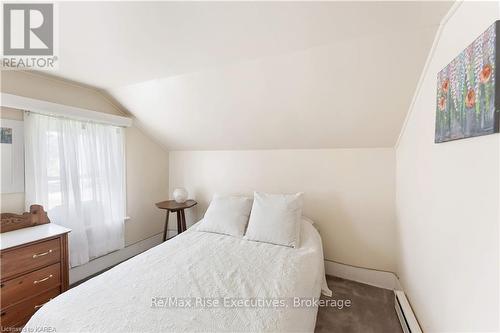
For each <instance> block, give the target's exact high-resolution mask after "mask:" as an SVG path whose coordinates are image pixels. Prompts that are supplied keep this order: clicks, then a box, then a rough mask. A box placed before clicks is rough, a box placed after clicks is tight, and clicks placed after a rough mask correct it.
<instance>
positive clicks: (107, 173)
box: [24, 112, 125, 267]
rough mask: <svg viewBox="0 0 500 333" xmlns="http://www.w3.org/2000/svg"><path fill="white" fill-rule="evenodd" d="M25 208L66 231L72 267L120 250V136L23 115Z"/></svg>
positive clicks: (107, 129)
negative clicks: (36, 207) (34, 208)
mask: <svg viewBox="0 0 500 333" xmlns="http://www.w3.org/2000/svg"><path fill="white" fill-rule="evenodd" d="M24 118H25V121H24V123H25V140H26V141H25V157H26V205H27V206H28V207H29V205H31V204H35V203H36V204H41V205H43V206H44V207H45V208H46V210H47V212H48V215H49V218H50V219H51V221H52V222H54V223H57V224H60V225H63V226H65V227H68V228H71V229H72V231H71V233H70V234H69V248H70V249H69V255H70V264H71V266H72V267H74V266H78V265H81V264H84V263H86V262H88V261H89V259H92V258H95V257H99V256H102V255H104V254H106V253H109V252H112V251H114V250H117V249H120V248H123V246H124V231H123V224H124V218H125V185H124V179H125V170H124V168H125V159H124V133H123V132H124V130H123V129H122V128H120V127H115V126H110V125H101V124H95V123H88V122H81V121H75V120H70V119H64V118H55V117H49V116H44V115H39V114H35V113H29V112H27V113H26V114H25V117H24Z"/></svg>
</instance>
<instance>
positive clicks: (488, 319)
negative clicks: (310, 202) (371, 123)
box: [396, 2, 500, 332]
mask: <svg viewBox="0 0 500 333" xmlns="http://www.w3.org/2000/svg"><path fill="white" fill-rule="evenodd" d="M498 6H499V5H498V2H489V3H471V2H464V3H462V4H461V5H460V6H459V7H458V9H457V10H456V12H454V14H453V15H452V16H451V17H450V18H449V20H448V21H447V23H446V24H445V25H444V26H443V30H442V33H441V35H440V37H439V40H438V42H437V44H436V48H435V52H434V53H433V54H432V56H431V58H429V63H428V69H427V71H425V72H424V73H423V78H422V79H423V81H422V86H421V89H420V90H419V91H418V93H417V95H416V99H415V104H414V105H413V107H412V108H411V109H410V115H409V118H408V123H407V126H406V128H405V130H404V132H403V135H402V137H401V140H400V143H399V145H398V147H397V154H396V156H397V191H396V193H397V194H396V197H397V214H398V230H399V231H398V232H399V238H400V241H399V242H400V245H399V248H400V251H399V252H400V258H399V265H398V273H399V276H400V280H401V282H402V285H403V287H404V289H405V291H406V292H407V294H408V298H409V300H410V303H411V304H412V306H413V308H414V310H415V313H416V316H417V318H418V320H419V322H420V324H421V326H422V327H423V329H424V331H425V332H457V331H461V332H463V331H471V332H472V331H473V332H479V331H497V330H498V329H499V327H498V320H499V318H498V316H499V304H498V296H499V287H498V284H499V222H500V218H499V203H500V193H499V187H500V186H499V185H500V138H499V135H497V134H496V135H490V136H483V137H478V138H471V139H465V140H459V141H453V142H448V143H442V144H434V117H435V108H436V102H435V96H436V91H435V90H436V75H437V72H438V71H439V70H441V69H442V68H443V67H444V66H446V65H447V64H448V63H449V62H450V61H451V60H452V59H453V58H454V57H455V56H456V55H457V54H458V53H459V52H460V51H462V50H463V49H464V48H465V47H466V46H467V45H468V44H470V43H471V42H472V41H473V40H474V39H475V38H476V37H477V36H478V35H479V34H480V33H481V32H483V31H484V30H485V29H486V28H487V27H488V26H489V25H490V24H492V23H493V22H494V21H495V20H497V19H498V18H499V8H498ZM497 38H498V37H497Z"/></svg>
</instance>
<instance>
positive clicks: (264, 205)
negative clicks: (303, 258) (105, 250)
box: [245, 192, 302, 247]
mask: <svg viewBox="0 0 500 333" xmlns="http://www.w3.org/2000/svg"><path fill="white" fill-rule="evenodd" d="M301 216H302V193H297V194H267V193H259V192H255V193H254V198H253V206H252V213H251V214H250V221H249V222H248V228H247V231H246V234H245V239H248V240H252V241H258V242H265V243H271V244H276V245H284V246H289V247H299V239H300V219H301Z"/></svg>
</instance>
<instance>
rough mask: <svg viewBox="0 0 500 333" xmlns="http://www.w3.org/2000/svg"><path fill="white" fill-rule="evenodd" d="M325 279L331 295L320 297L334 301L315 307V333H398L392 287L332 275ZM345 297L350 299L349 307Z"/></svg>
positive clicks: (398, 326) (399, 327)
mask: <svg viewBox="0 0 500 333" xmlns="http://www.w3.org/2000/svg"><path fill="white" fill-rule="evenodd" d="M327 282H328V286H329V287H330V288H331V289H332V290H333V296H332V297H325V296H322V299H324V300H330V301H336V303H337V304H334V306H329V307H321V308H320V309H319V312H318V318H317V321H316V330H315V332H316V333H326V332H333V333H358V332H362V333H393V332H394V333H402V329H401V325H400V323H399V320H398V317H397V315H396V310H394V293H393V292H392V290H387V289H382V288H377V287H372V286H369V285H366V284H363V283H358V282H354V281H349V280H344V279H341V278H337V277H333V276H328V277H327ZM346 300H350V301H351V305H350V306H349V307H347V306H345V304H347V303H346ZM342 302H343V304H344V306H343V307H342V308H341V306H340V305H341V304H342ZM331 303H333V302H331Z"/></svg>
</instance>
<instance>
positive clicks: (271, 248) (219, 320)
mask: <svg viewBox="0 0 500 333" xmlns="http://www.w3.org/2000/svg"><path fill="white" fill-rule="evenodd" d="M301 227H302V231H301V246H300V247H299V248H297V249H293V248H287V247H283V246H277V245H271V244H265V243H259V242H252V241H247V240H243V239H239V238H235V237H231V236H225V235H219V234H214V233H205V232H199V231H195V230H194V229H196V228H191V229H189V230H188V231H186V232H184V233H183V234H181V235H179V236H177V237H175V238H173V239H171V240H169V241H167V242H165V243H163V244H161V245H158V246H156V247H154V248H152V249H150V250H148V251H146V252H144V253H142V254H140V255H138V256H136V257H134V258H132V259H130V260H128V261H126V262H124V263H122V264H120V265H118V266H116V267H115V268H113V269H111V270H109V271H107V272H105V273H103V274H101V275H99V276H97V277H95V278H93V279H91V280H89V281H87V282H85V283H83V284H81V285H79V286H77V287H75V288H73V289H70V290H68V291H67V292H65V293H64V294H62V295H59V296H58V297H56V298H55V299H53V300H51V301H50V302H49V303H47V304H46V305H44V306H43V307H42V308H41V309H40V310H39V311H38V312H37V313H35V315H34V316H33V317H32V318H31V319H30V321H29V322H28V324H27V325H26V329H27V330H29V331H28V332H36V329H37V328H38V330H40V329H41V328H45V329H47V328H49V329H52V330H53V329H55V332H57V333H61V332H182V331H190V332H215V331H226V332H228V331H231V332H235V331H238V332H262V331H267V332H278V331H281V332H283V331H286V332H290V331H301V332H313V331H314V327H315V324H316V314H317V308H315V307H299V308H295V307H293V299H292V298H293V297H303V298H318V297H319V296H320V293H321V288H322V285H323V283H324V263H323V250H322V245H321V238H320V236H319V234H318V232H317V230H316V229H315V228H314V227H313V226H312V225H311V224H310V223H308V222H304V221H303V222H302V226H301ZM174 297H177V301H178V302H179V300H186V298H190V299H192V300H193V301H196V300H199V301H202V300H205V301H206V300H214V299H219V300H220V301H221V303H222V302H223V301H224V298H225V299H226V300H227V301H228V302H230V301H231V300H235V299H243V300H245V299H254V300H257V299H261V300H265V299H268V300H269V299H275V300H278V301H279V300H283V299H287V300H288V301H287V305H289V307H245V306H242V307H240V306H234V304H233V306H230V307H223V306H217V307H207V306H205V307H203V306H198V307H189V306H188V307H187V308H173V307H153V306H152V304H153V298H155V300H156V304H157V305H158V300H161V299H163V300H166V299H168V298H170V299H171V300H175V298H174ZM184 305H187V304H184Z"/></svg>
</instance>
